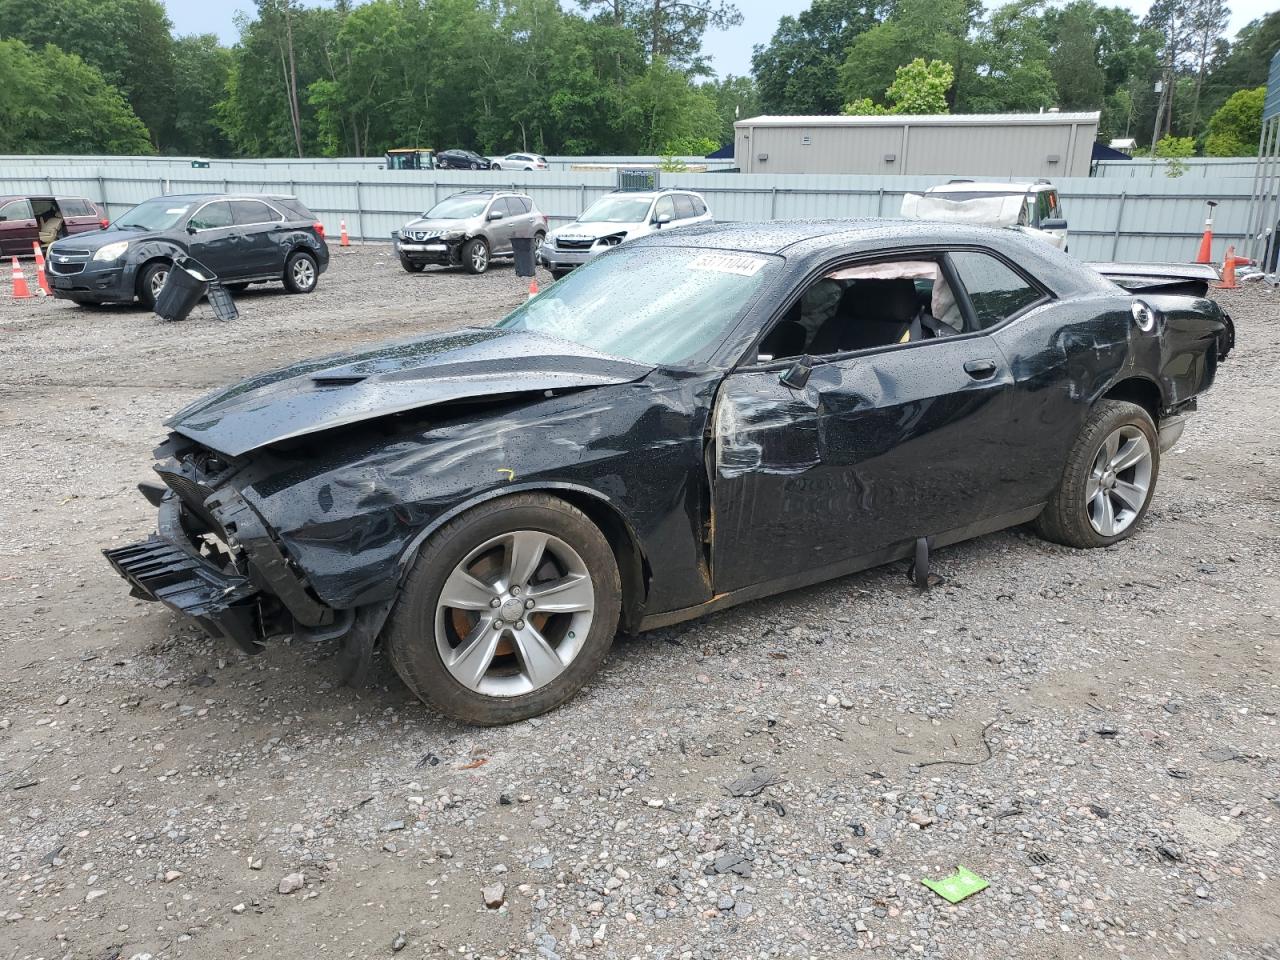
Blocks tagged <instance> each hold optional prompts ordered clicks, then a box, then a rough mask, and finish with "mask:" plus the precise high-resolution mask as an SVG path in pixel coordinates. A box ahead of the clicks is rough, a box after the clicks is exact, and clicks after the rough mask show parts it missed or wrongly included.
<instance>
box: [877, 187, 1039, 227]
mask: <svg viewBox="0 0 1280 960" xmlns="http://www.w3.org/2000/svg"><path fill="white" fill-rule="evenodd" d="M1026 197H1027V195H1026V194H1025V193H1005V194H996V195H993V196H990V197H975V198H973V199H971V200H948V199H947V197H946V195H945V194H940V193H908V194H907V195H906V196H904V197H903V198H902V215H903V216H904V217H905V218H906V219H908V220H944V221H946V222H948V223H969V224H973V225H974V226H979V227H1012V226H1015V225H1016V224H1017V223H1018V217H1019V216H1020V215H1021V213H1022V205H1023V202H1024V201H1025V200H1026Z"/></svg>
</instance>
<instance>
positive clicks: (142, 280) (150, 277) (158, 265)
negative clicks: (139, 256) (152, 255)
mask: <svg viewBox="0 0 1280 960" xmlns="http://www.w3.org/2000/svg"><path fill="white" fill-rule="evenodd" d="M170 269H171V266H170V264H168V263H166V262H164V261H156V262H155V263H150V264H147V267H146V269H144V270H143V271H142V273H141V274H140V275H139V276H138V302H139V303H140V304H142V305H143V306H144V307H146V308H147V309H148V310H154V309H155V308H156V297H157V296H159V294H160V288H161V287H163V286H164V281H165V279H166V278H167V277H168V276H169V270H170Z"/></svg>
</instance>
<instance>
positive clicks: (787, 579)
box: [106, 220, 1225, 724]
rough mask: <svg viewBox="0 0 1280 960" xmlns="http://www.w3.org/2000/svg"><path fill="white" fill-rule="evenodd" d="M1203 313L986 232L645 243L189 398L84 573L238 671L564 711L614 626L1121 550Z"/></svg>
mask: <svg viewBox="0 0 1280 960" xmlns="http://www.w3.org/2000/svg"><path fill="white" fill-rule="evenodd" d="M1224 316H1225V315H1224V314H1223V312H1222V310H1221V308H1220V307H1219V306H1218V305H1217V304H1216V303H1214V302H1212V301H1209V300H1205V299H1200V298H1195V297H1187V296H1181V295H1167V294H1153V295H1150V296H1144V297H1135V296H1132V295H1131V294H1129V293H1128V292H1126V291H1124V290H1122V289H1121V288H1119V287H1118V286H1116V285H1115V284H1113V283H1111V282H1110V281H1108V280H1106V279H1105V278H1103V277H1101V276H1100V275H1099V274H1098V273H1096V272H1095V271H1093V270H1091V269H1089V268H1088V267H1086V266H1085V265H1083V264H1081V263H1079V262H1077V261H1075V260H1073V259H1071V258H1070V257H1068V256H1066V255H1064V254H1063V253H1062V252H1061V251H1059V250H1056V249H1054V248H1053V247H1051V246H1049V245H1048V244H1044V243H1039V242H1037V241H1034V240H1030V239H1028V238H1026V237H1023V236H1021V235H1020V234H1018V233H1016V232H1014V231H1010V230H988V229H978V228H971V227H965V226H958V225H945V224H941V225H938V226H936V227H932V228H931V229H930V230H929V231H928V232H927V233H924V232H921V231H920V230H917V229H913V228H911V227H909V226H908V227H906V228H905V229H904V226H903V224H902V223H901V222H900V221H875V220H863V221H827V222H816V221H807V222H774V223H744V224H732V225H711V226H704V227H692V228H689V229H687V230H676V231H666V230H664V231H662V232H661V233H660V234H658V235H654V236H650V237H645V238H643V239H640V240H636V241H634V242H631V243H626V244H623V245H622V246H621V247H618V248H616V249H613V250H610V251H609V252H608V253H606V254H605V255H603V256H601V257H598V258H596V259H595V260H593V261H592V262H591V263H589V264H587V265H586V266H585V267H583V268H582V269H581V270H579V271H575V272H574V273H573V274H572V275H570V276H569V277H567V278H566V279H565V280H563V281H561V282H559V283H556V284H554V285H552V286H551V287H549V288H548V289H547V290H545V291H543V292H542V293H541V294H540V295H539V296H536V297H534V298H532V299H531V300H529V301H528V302H527V303H525V304H524V305H523V306H521V307H519V308H518V309H516V310H515V312H513V313H512V314H510V315H509V316H508V317H507V318H506V319H504V320H502V321H501V322H500V323H498V325H497V326H496V327H492V328H481V327H467V328H464V329H460V330H455V331H451V332H443V333H432V334H428V335H423V336H419V337H416V338H413V339H408V340H402V341H398V342H394V343H389V344H386V345H384V346H382V347H365V348H362V349H361V350H360V351H359V352H358V353H353V354H338V355H334V356H330V357H328V358H326V359H321V360H308V361H306V362H304V363H300V364H297V365H295V366H292V367H286V368H284V369H282V370H277V371H274V372H271V373H264V374H261V375H259V376H257V377H253V378H250V379H249V380H246V381H244V382H242V383H240V384H238V385H235V386H232V387H230V388H228V389H225V390H222V391H220V392H216V393H213V394H211V395H210V396H207V397H205V398H203V399H201V400H197V401H196V402H194V403H192V404H191V405H189V406H188V407H186V408H185V409H183V410H181V411H179V412H178V413H177V414H176V415H175V416H174V417H173V418H172V419H170V420H169V421H168V422H167V426H168V428H169V430H170V431H171V433H170V435H169V437H168V439H167V440H166V441H165V442H164V444H163V445H162V446H161V447H160V448H159V449H158V450H157V451H156V454H157V456H158V457H159V458H160V462H159V463H157V464H156V467H155V469H156V471H157V473H158V475H159V478H160V479H161V480H162V481H163V484H164V485H163V486H161V485H147V486H144V489H143V493H144V494H145V495H146V496H147V498H148V499H149V500H150V501H151V502H152V503H153V504H155V505H156V506H157V507H158V509H159V513H160V520H159V530H160V532H159V533H158V534H156V535H153V536H152V537H151V538H150V539H149V540H146V541H144V542H142V543H138V544H135V545H133V546H126V547H114V548H111V549H109V550H107V551H106V555H107V557H108V559H109V560H110V562H111V563H112V564H113V565H114V566H115V568H116V569H117V571H118V572H119V573H120V574H121V575H123V577H124V578H125V579H126V580H127V581H128V582H129V584H130V585H131V587H132V588H133V596H137V597H142V598H146V599H151V600H159V601H161V602H163V603H165V604H166V605H168V606H169V607H171V608H172V609H174V610H177V611H179V612H183V613H187V614H189V615H193V616H195V617H196V618H198V619H199V621H200V622H201V623H202V624H204V625H205V626H206V627H207V628H209V630H210V631H211V632H212V633H213V634H214V635H215V636H223V637H226V638H227V639H230V640H234V641H236V642H238V643H239V644H240V645H241V646H242V647H244V648H245V649H246V650H251V651H252V650H257V649H258V648H259V643H260V642H261V641H262V640H263V639H264V638H265V637H267V636H270V635H272V634H274V633H288V632H292V633H293V634H294V635H295V636H297V637H303V638H311V639H313V640H320V639H324V638H336V637H339V636H341V637H342V638H343V639H342V641H341V643H342V645H343V646H342V650H343V656H344V659H345V661H346V662H347V663H348V664H351V665H353V666H357V667H358V666H359V665H361V664H367V663H368V662H369V656H370V654H371V651H372V649H373V645H374V643H375V641H376V640H377V639H379V638H380V640H381V643H382V644H383V647H384V648H385V650H386V652H387V654H388V656H389V659H390V662H391V664H392V665H393V666H394V667H395V669H396V670H397V671H398V672H399V674H400V676H401V677H402V678H403V679H404V681H405V683H406V684H407V685H408V686H409V688H410V689H412V690H413V691H414V692H415V693H416V694H417V695H418V696H420V697H422V698H423V699H424V700H426V701H428V702H429V703H431V704H434V705H435V706H436V707H438V708H439V709H440V710H441V711H442V712H444V713H446V714H448V715H450V716H452V717H457V718H460V719H462V720H465V721H469V722H474V723H483V724H493V723H506V722H511V721H515V720H520V719H523V718H526V717H531V716H534V715H535V714H539V713H542V712H543V711H546V710H550V709H552V708H553V707H555V706H557V705H559V704H561V703H563V702H564V701H565V700H567V699H568V698H569V697H570V696H572V695H573V694H574V693H575V692H576V691H577V690H578V689H579V687H581V686H582V684H583V683H584V682H585V681H586V680H587V678H588V677H589V676H590V675H591V674H592V673H594V672H595V671H596V670H597V669H598V668H599V667H600V665H601V664H602V663H603V661H604V659H605V656H606V654H607V653H608V650H609V647H610V644H611V643H612V640H613V637H614V634H615V632H616V631H617V629H618V628H619V626H621V627H622V628H623V629H624V630H627V631H637V630H646V629H649V628H654V627H662V626H666V625H669V624H673V623H677V622H679V621H682V620H687V619H690V618H693V617H698V616H701V615H703V614H707V613H711V612H712V611H715V610H720V609H723V608H725V607H729V606H732V605H734V604H737V603H741V602H743V601H746V600H751V599H754V598H757V597H763V596H766V595H769V594H773V593H778V592H780V591H784V590H791V589H794V588H797V587H804V586H807V585H809V584H813V583H817V582H819V581H822V580H827V579H829V578H831V577H837V576H842V575H844V574H848V573H852V572H854V571H857V570H862V569H865V568H868V567H872V566H875V565H877V564H883V563H886V562H889V561H892V560H897V559H899V558H906V557H916V558H920V557H921V555H922V554H923V559H924V562H925V564H926V566H927V563H928V554H929V551H930V550H937V549H939V548H941V547H945V546H947V545H948V544H952V543H956V542H958V541H961V540H966V539H969V538H971V537H976V536H980V535H982V534H985V533H990V532H991V531H994V530H999V529H1001V528H1004V527H1010V526H1013V525H1015V524H1022V523H1033V524H1034V525H1035V529H1036V531H1037V532H1039V534H1040V535H1041V536H1043V537H1045V538H1047V539H1049V540H1053V541H1055V542H1058V543H1063V544H1068V545H1070V546H1073V547H1105V546H1107V545H1109V544H1112V543H1115V542H1117V541H1119V540H1123V539H1124V538H1126V537H1128V536H1131V535H1132V534H1133V533H1134V531H1135V530H1137V529H1138V528H1139V527H1140V525H1141V522H1142V518H1143V516H1144V515H1145V513H1146V511H1147V508H1148V506H1149V505H1150V503H1151V500H1152V496H1153V494H1154V492H1155V488H1156V480H1157V477H1158V475H1159V468H1160V457H1161V454H1162V452H1163V451H1166V450H1168V449H1169V447H1170V445H1171V444H1172V443H1173V442H1174V441H1175V440H1176V439H1177V437H1178V435H1179V433H1180V432H1181V430H1182V428H1183V426H1184V424H1185V420H1186V417H1187V416H1188V414H1190V413H1191V412H1192V411H1193V410H1194V409H1195V406H1196V401H1197V397H1198V395H1199V394H1201V393H1203V392H1204V391H1205V390H1207V389H1208V388H1209V386H1210V385H1211V384H1212V383H1213V380H1214V374H1215V371H1216V369H1217V365H1218V363H1219V362H1220V361H1221V360H1222V359H1223V356H1222V354H1221V352H1220V350H1219V342H1220V341H1219V339H1218V338H1219V337H1220V335H1221V334H1222V332H1223V328H1224ZM957 562H961V561H957ZM918 570H919V568H918V565H917V572H918ZM873 654H874V651H869V652H868V656H873ZM851 656H852V654H851Z"/></svg>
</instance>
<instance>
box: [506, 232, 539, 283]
mask: <svg viewBox="0 0 1280 960" xmlns="http://www.w3.org/2000/svg"><path fill="white" fill-rule="evenodd" d="M533 244H534V240H533V237H512V238H511V249H512V250H513V251H514V252H515V255H516V276H517V277H532V276H533V273H534V266H535V265H534V262H533Z"/></svg>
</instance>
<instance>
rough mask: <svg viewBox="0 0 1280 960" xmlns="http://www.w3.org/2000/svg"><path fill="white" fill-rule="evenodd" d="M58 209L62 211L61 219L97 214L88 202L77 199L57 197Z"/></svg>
mask: <svg viewBox="0 0 1280 960" xmlns="http://www.w3.org/2000/svg"><path fill="white" fill-rule="evenodd" d="M58 209H59V210H61V211H62V215H63V217H94V216H97V214H96V213H95V212H94V211H93V209H92V208H91V207H90V206H89V201H88V200H81V199H79V198H77V197H59V198H58Z"/></svg>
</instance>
